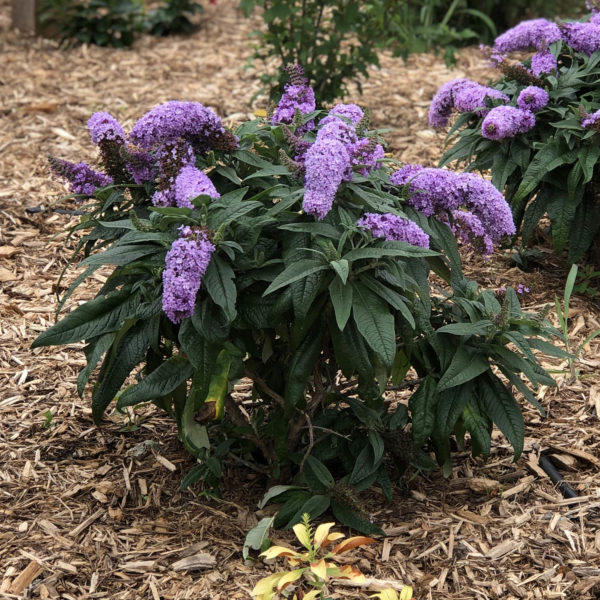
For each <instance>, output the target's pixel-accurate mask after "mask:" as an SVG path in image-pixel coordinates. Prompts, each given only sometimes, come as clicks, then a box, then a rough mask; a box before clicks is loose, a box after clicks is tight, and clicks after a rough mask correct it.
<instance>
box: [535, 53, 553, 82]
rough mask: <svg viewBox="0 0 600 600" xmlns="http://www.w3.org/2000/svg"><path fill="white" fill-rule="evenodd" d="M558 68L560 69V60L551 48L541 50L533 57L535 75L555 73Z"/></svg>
mask: <svg viewBox="0 0 600 600" xmlns="http://www.w3.org/2000/svg"><path fill="white" fill-rule="evenodd" d="M556 69H558V62H557V61H556V57H555V56H554V54H552V52H550V51H549V50H541V51H540V52H537V53H536V54H534V55H533V56H532V57H531V73H532V74H533V75H535V77H539V76H540V75H547V74H549V73H554V72H555V71H556Z"/></svg>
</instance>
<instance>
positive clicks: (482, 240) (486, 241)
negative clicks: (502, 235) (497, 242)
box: [452, 210, 494, 254]
mask: <svg viewBox="0 0 600 600" xmlns="http://www.w3.org/2000/svg"><path fill="white" fill-rule="evenodd" d="M452 218H453V221H454V222H453V224H452V233H454V235H455V236H456V237H457V239H459V240H461V241H462V242H463V244H466V245H468V246H471V247H472V248H475V249H479V250H481V252H482V253H483V254H491V253H492V252H493V251H494V242H493V241H492V238H491V237H490V236H489V235H488V234H487V232H486V231H485V228H484V227H483V223H482V222H481V219H480V218H479V217H478V216H477V215H475V214H473V213H472V212H468V211H464V210H455V211H454V212H453V213H452Z"/></svg>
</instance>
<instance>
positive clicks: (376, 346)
mask: <svg viewBox="0 0 600 600" xmlns="http://www.w3.org/2000/svg"><path fill="white" fill-rule="evenodd" d="M353 288H354V289H353V296H352V312H353V316H354V322H355V323H356V327H357V328H358V331H359V332H360V334H361V335H362V336H363V337H364V338H365V340H366V342H367V344H368V345H369V346H370V347H371V349H372V350H373V352H375V354H377V356H379V358H380V359H381V360H382V362H383V364H384V365H385V366H386V367H387V368H388V370H389V369H391V368H392V364H393V363H394V357H395V355H396V333H395V329H394V316H393V315H392V314H391V313H390V311H389V310H388V307H387V304H386V303H385V302H383V301H382V300H381V298H380V297H379V296H377V295H376V294H374V293H373V292H372V291H371V290H370V289H369V288H368V287H366V286H365V285H364V284H362V283H360V282H357V283H355V284H354V285H353Z"/></svg>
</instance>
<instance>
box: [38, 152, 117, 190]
mask: <svg viewBox="0 0 600 600" xmlns="http://www.w3.org/2000/svg"><path fill="white" fill-rule="evenodd" d="M48 162H49V163H50V169H51V170H52V172H53V173H55V174H56V175H58V176H59V177H61V178H62V179H64V180H65V181H67V183H68V184H69V189H70V190H71V192H72V193H74V194H84V195H86V196H92V195H93V194H94V192H95V191H96V190H97V189H98V188H101V187H106V186H107V185H110V184H111V183H113V180H112V178H111V177H109V176H108V175H105V174H104V173H101V172H100V171H95V170H94V169H92V168H91V167H90V166H89V165H87V164H86V163H84V162H80V163H73V162H70V161H68V160H62V159H60V158H55V157H53V156H50V157H48Z"/></svg>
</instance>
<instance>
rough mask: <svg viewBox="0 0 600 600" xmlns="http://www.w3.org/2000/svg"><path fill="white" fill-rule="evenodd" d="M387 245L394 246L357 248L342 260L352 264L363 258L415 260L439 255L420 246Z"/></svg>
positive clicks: (397, 243)
mask: <svg viewBox="0 0 600 600" xmlns="http://www.w3.org/2000/svg"><path fill="white" fill-rule="evenodd" d="M387 244H394V246H380V247H377V248H358V249H356V250H350V252H348V253H347V254H345V255H344V256H343V257H342V258H344V259H345V260H347V261H350V262H352V261H354V260H361V259H364V258H383V257H384V256H408V257H414V258H416V257H421V256H437V255H438V254H439V252H434V251H433V250H428V249H427V248H421V246H411V245H410V244H406V243H404V242H387Z"/></svg>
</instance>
